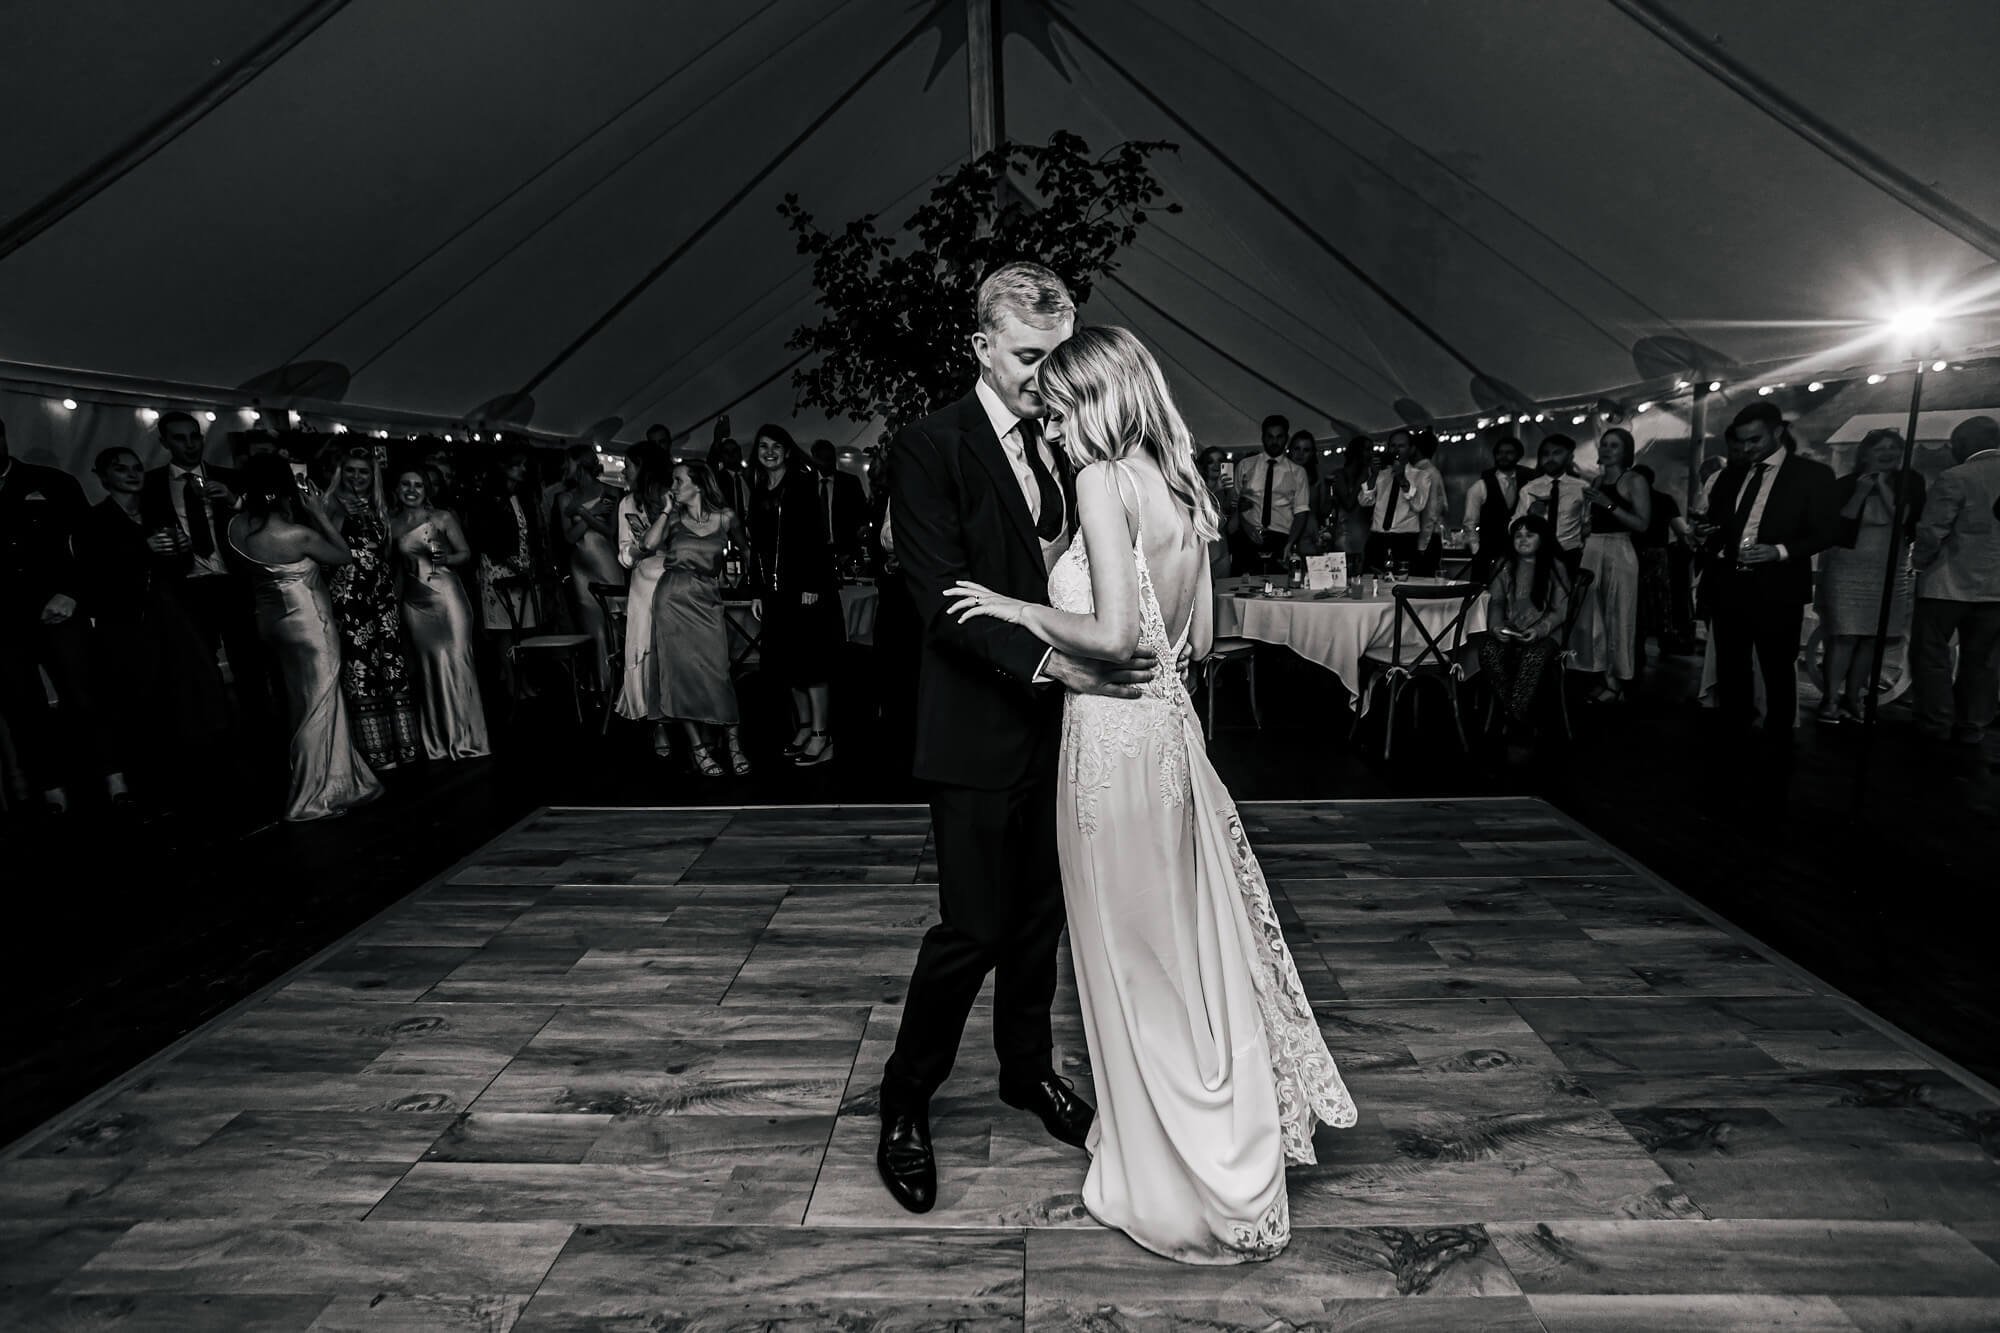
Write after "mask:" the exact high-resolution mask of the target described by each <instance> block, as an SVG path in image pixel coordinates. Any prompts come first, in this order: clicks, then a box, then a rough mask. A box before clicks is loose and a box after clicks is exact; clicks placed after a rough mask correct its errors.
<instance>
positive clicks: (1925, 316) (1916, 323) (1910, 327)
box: [1889, 305, 1938, 339]
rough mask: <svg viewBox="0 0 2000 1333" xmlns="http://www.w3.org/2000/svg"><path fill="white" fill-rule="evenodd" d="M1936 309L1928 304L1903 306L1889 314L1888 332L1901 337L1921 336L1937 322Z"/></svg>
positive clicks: (1913, 337)
mask: <svg viewBox="0 0 2000 1333" xmlns="http://www.w3.org/2000/svg"><path fill="white" fill-rule="evenodd" d="M1937 319H1938V317H1937V311H1935V310H1933V309H1931V308H1930V307H1929V306H1923V305H1913V306H1905V307H1903V308H1902V309H1901V310H1898V311H1897V312H1896V313H1895V314H1893V315H1891V316H1889V333H1890V334H1891V336H1893V337H1896V338H1902V339H1915V338H1921V337H1923V336H1924V335H1925V334H1927V333H1929V332H1930V331H1931V329H1932V328H1933V327H1934V326H1935V325H1936V324H1937Z"/></svg>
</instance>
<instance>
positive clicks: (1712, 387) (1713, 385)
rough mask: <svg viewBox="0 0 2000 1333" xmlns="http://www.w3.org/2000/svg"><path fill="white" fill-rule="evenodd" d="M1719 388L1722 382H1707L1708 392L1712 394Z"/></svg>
mask: <svg viewBox="0 0 2000 1333" xmlns="http://www.w3.org/2000/svg"><path fill="white" fill-rule="evenodd" d="M1721 387H1722V381H1721V380H1710V381H1709V382H1708V391H1709V392H1710V393H1714V392H1715V391H1716V390H1718V389H1720V388H1721Z"/></svg>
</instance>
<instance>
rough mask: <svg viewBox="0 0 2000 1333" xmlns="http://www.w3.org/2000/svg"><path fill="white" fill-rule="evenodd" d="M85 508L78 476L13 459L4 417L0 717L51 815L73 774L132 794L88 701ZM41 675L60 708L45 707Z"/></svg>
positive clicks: (116, 797)
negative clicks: (80, 558)
mask: <svg viewBox="0 0 2000 1333" xmlns="http://www.w3.org/2000/svg"><path fill="white" fill-rule="evenodd" d="M88 508H89V506H87V505H86V504H85V503H84V499H83V488H82V487H80V486H78V485H77V484H76V479H75V478H74V477H71V476H70V475H69V474H68V473H66V472H61V471H58V470H57V469H55V468H52V467H41V466H38V465H37V464H34V463H24V462H22V461H21V460H20V459H18V458H15V457H14V456H13V454H12V453H11V452H10V451H9V448H8V445H7V427H6V423H5V422H0V713H4V714H5V715H6V717H7V719H8V721H9V723H10V725H11V726H12V729H13V731H14V735H15V744H16V746H17V747H18V750H19V754H20V760H21V765H22V767H23V768H24V769H25V770H26V771H27V775H28V777H29V779H30V780H31V781H32V782H34V783H37V784H39V788H40V790H41V793H42V808H43V809H44V810H45V811H47V812H48V813H50V814H63V813H65V812H67V811H68V809H69V789H68V783H67V778H68V776H69V774H70V773H71V772H72V771H74V772H76V773H79V774H82V773H88V774H89V776H90V777H91V778H92V779H93V780H100V781H102V782H104V784H105V788H106V791H107V793H108V794H109V795H110V796H111V798H112V799H113V801H114V802H118V801H120V800H121V798H126V799H129V798H128V796H127V787H126V783H125V775H124V774H123V773H122V772H118V771H115V770H116V768H117V767H118V765H116V764H114V763H112V762H110V758H109V756H107V755H106V754H105V752H104V745H103V740H104V737H103V735H102V734H101V732H100V730H99V725H100V723H99V719H98V718H97V716H96V709H95V705H94V703H93V700H92V695H93V689H92V686H93V684H94V682H93V681H92V679H91V670H90V622H89V619H88V616H89V612H88V610H87V609H84V608H83V607H82V605H81V598H82V595H83V591H84V590H83V582H82V571H81V570H80V569H79V567H78V565H77V559H76V541H77V538H78V533H79V531H80V530H81V529H82V527H83V522H84V517H85V515H86V513H87V512H88ZM44 671H46V672H47V673H48V676H49V681H50V683H51V684H53V685H54V686H55V689H56V696H57V698H59V699H60V700H61V702H62V706H61V708H60V709H51V708H50V707H49V700H48V694H47V693H46V691H45V690H44V688H43V686H42V673H43V672H44Z"/></svg>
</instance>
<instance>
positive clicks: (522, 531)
mask: <svg viewBox="0 0 2000 1333" xmlns="http://www.w3.org/2000/svg"><path fill="white" fill-rule="evenodd" d="M537 500H538V496H537V495H536V493H535V488H534V487H533V486H531V485H530V484H529V483H528V455H527V453H526V452H525V451H523V450H520V449H511V450H509V451H508V452H507V454H506V455H505V456H504V457H502V459H501V460H500V463H499V465H498V466H497V467H496V468H494V470H493V474H492V476H491V477H490V478H489V479H488V481H487V485H486V493H485V495H484V496H483V497H482V498H481V499H480V501H479V503H478V505H477V507H475V508H474V509H473V511H472V512H471V513H470V514H468V515H467V516H466V519H467V522H468V523H469V524H470V525H471V527H470V531H469V533H468V535H469V536H470V537H471V538H472V546H473V549H474V550H475V551H477V552H478V553H479V601H480V617H479V618H480V624H481V625H483V626H484V627H485V629H486V632H487V633H489V634H495V635H503V636H504V635H505V634H507V633H508V632H510V631H512V630H513V629H516V628H519V629H524V630H525V629H534V628H536V627H537V626H539V625H540V624H541V606H540V603H539V601H538V600H537V597H536V589H535V586H534V579H535V571H536V569H537V568H538V563H537V553H538V551H539V548H540V537H541V533H540V531H539V530H538V529H537V527H536V524H535V510H536V508H537ZM515 579H523V580H526V582H525V583H514V582H511V580H515ZM501 580H509V581H510V582H507V583H505V584H503V583H502V582H501Z"/></svg>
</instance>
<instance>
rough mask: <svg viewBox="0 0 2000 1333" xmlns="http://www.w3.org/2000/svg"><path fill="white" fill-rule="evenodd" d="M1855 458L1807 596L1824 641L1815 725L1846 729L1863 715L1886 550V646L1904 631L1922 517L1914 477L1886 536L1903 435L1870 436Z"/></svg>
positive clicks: (1919, 486) (1920, 486) (1920, 484)
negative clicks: (1813, 599)
mask: <svg viewBox="0 0 2000 1333" xmlns="http://www.w3.org/2000/svg"><path fill="white" fill-rule="evenodd" d="M1854 459H1855V469H1854V471H1853V472H1851V473H1849V474H1848V475H1847V476H1845V477H1842V478H1841V479H1840V481H1839V482H1838V483H1837V484H1838V488H1839V489H1838V490H1837V491H1836V492H1835V498H1836V499H1837V500H1839V502H1840V538H1839V540H1838V541H1837V542H1836V543H1835V544H1834V545H1832V546H1829V547H1827V548H1826V554H1825V556H1823V557H1822V558H1821V560H1820V566H1819V579H1818V582H1817V584H1816V586H1815V589H1814V590H1815V592H1816V593H1817V594H1818V601H1819V606H1818V608H1817V609H1818V611H1819V623H1820V631H1821V633H1822V634H1824V635H1825V636H1826V694H1825V696H1824V698H1823V699H1822V700H1821V702H1820V706H1819V720H1820V721H1821V722H1853V721H1856V720H1858V719H1860V718H1862V717H1864V716H1865V715H1866V714H1865V712H1864V700H1865V699H1866V698H1867V695H1868V676H1869V673H1870V671H1871V670H1872V669H1873V668H1874V664H1875V636H1876V635H1877V634H1878V633H1879V632H1880V631H1881V628H1882V581H1883V579H1884V577H1885V576H1886V575H1887V573H1888V569H1889V549H1890V547H1891V546H1894V547H1895V550H1896V581H1895V584H1894V586H1893V588H1892V589H1891V592H1890V597H1889V638H1888V642H1890V643H1896V642H1898V641H1899V640H1901V639H1902V638H1903V637H1904V636H1905V635H1907V634H1908V633H1909V632H1910V608H1911V597H1912V595H1913V594H1914V591H1915V584H1916V580H1915V575H1914V574H1913V573H1912V571H1911V566H1910V544H1911V543H1912V542H1913V541H1915V540H1916V536H1917V521H1918V520H1919V519H1921V518H1922V517H1923V514H1924V479H1923V478H1922V477H1920V476H1918V475H1917V474H1916V473H1914V472H1912V473H1911V474H1910V475H1909V476H1908V477H1906V478H1904V479H1903V486H1904V492H1903V504H1904V510H1903V530H1902V532H1900V533H1892V531H1891V529H1893V527H1894V526H1895V514H1896V478H1897V474H1898V473H1899V472H1901V471H1902V467H1903V436H1902V433H1901V432H1899V431H1894V430H1871V431H1869V432H1868V434H1867V435H1866V436H1864V437H1863V438H1862V441H1861V447H1860V448H1859V449H1858V450H1856V451H1855V455H1854Z"/></svg>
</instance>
